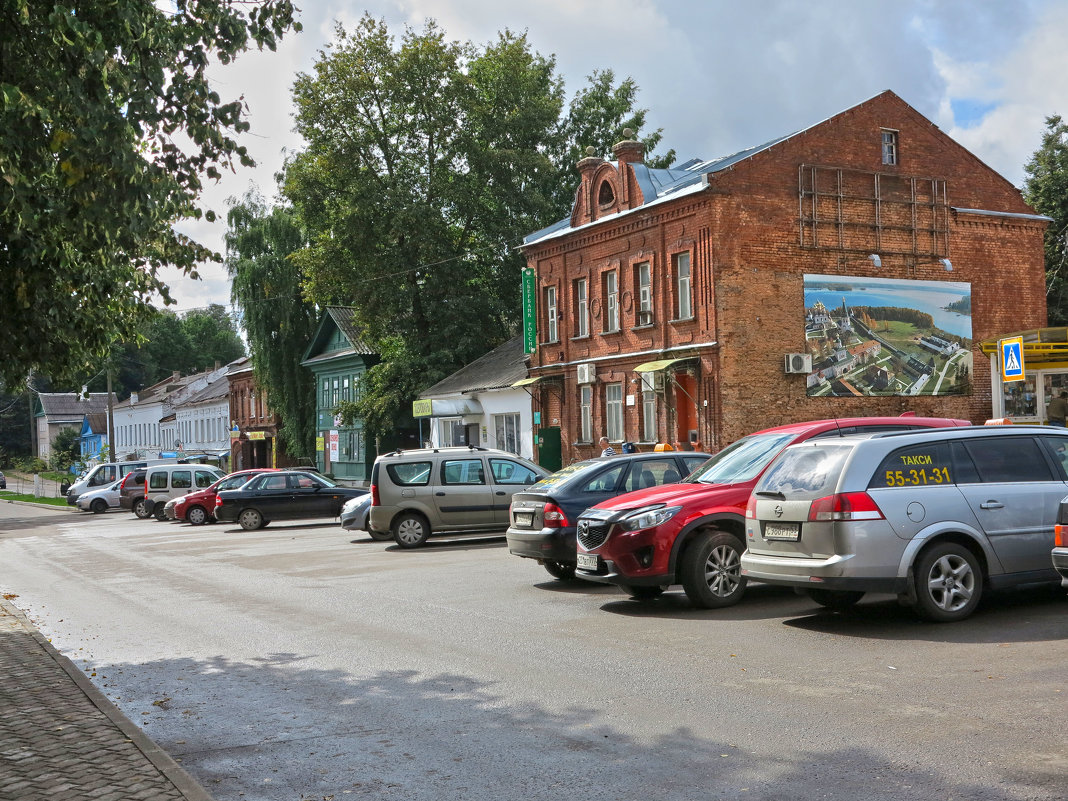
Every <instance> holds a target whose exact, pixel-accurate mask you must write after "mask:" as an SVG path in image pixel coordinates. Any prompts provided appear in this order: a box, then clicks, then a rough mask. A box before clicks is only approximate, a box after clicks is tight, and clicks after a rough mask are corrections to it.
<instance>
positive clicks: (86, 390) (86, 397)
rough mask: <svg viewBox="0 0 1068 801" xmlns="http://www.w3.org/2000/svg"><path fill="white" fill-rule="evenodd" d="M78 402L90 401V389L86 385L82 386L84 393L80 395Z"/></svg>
mask: <svg viewBox="0 0 1068 801" xmlns="http://www.w3.org/2000/svg"><path fill="white" fill-rule="evenodd" d="M78 400H80V401H84V400H89V387H87V386H86V385H85V384H82V391H81V392H80V393H79V394H78Z"/></svg>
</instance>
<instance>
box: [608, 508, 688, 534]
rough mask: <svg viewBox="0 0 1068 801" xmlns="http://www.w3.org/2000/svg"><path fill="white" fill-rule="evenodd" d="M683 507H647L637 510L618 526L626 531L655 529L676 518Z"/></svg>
mask: <svg viewBox="0 0 1068 801" xmlns="http://www.w3.org/2000/svg"><path fill="white" fill-rule="evenodd" d="M681 508H682V507H681V506H645V507H643V508H641V509H635V510H634V511H633V512H631V513H630V514H629V515H627V516H626V517H624V518H623V519H622V520H620V521H619V523H618V524H617V525H618V526H619V527H620V528H621V529H623V530H624V531H638V530H640V529H643V528H655V527H656V526H659V525H660V524H661V523H666V522H667V521H668V520H670V519H671V518H673V517H674V516H675V513H676V512H678V511H679V509H681Z"/></svg>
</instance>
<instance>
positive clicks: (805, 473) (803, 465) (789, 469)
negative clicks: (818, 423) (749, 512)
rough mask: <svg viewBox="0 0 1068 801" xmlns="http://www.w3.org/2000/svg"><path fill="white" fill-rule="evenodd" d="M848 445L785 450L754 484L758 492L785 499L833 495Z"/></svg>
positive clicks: (850, 448) (802, 447)
mask: <svg viewBox="0 0 1068 801" xmlns="http://www.w3.org/2000/svg"><path fill="white" fill-rule="evenodd" d="M852 452H853V447H852V446H851V445H832V444H830V443H824V442H821V443H820V444H819V445H797V446H795V447H792V448H787V449H786V450H785V451H783V454H782V456H780V457H779V458H778V459H776V460H775V462H774V463H773V464H772V465H771V467H770V468H768V472H767V473H765V474H764V478H762V479H761V480H760V483H759V484H757V486H756V489H757V491H759V492H781V493H782V494H783V495H785V496H786V497H787V498H797V497H802V498H804V497H810V498H819V497H822V496H824V495H829V494H831V493H833V492H834V488H835V486H836V485H837V484H838V476H839V475H840V474H841V472H842V466H843V465H844V464H845V460H846V458H847V457H848V456H849V454H850V453H852Z"/></svg>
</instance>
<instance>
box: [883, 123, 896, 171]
mask: <svg viewBox="0 0 1068 801" xmlns="http://www.w3.org/2000/svg"><path fill="white" fill-rule="evenodd" d="M882 140H883V164H897V131H891V130H888V129H886V128H883V130H882Z"/></svg>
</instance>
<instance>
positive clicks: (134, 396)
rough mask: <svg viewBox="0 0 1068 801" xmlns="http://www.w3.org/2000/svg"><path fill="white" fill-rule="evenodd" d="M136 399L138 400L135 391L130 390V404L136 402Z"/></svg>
mask: <svg viewBox="0 0 1068 801" xmlns="http://www.w3.org/2000/svg"><path fill="white" fill-rule="evenodd" d="M137 401H138V397H137V393H136V392H131V393H130V405H131V406H133V405H134V404H135V403H137Z"/></svg>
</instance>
